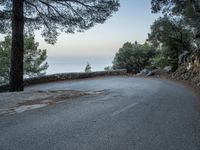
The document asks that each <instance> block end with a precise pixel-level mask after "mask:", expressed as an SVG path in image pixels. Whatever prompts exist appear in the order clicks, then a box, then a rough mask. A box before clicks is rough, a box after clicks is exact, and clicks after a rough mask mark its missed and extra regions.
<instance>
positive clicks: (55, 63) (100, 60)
mask: <svg viewBox="0 0 200 150" xmlns="http://www.w3.org/2000/svg"><path fill="white" fill-rule="evenodd" d="M112 61H113V57H110V56H70V57H48V59H47V62H48V64H49V68H48V69H47V71H46V74H56V73H69V72H84V69H85V67H86V65H87V63H89V64H90V66H91V68H92V71H103V70H104V68H105V67H107V66H112Z"/></svg>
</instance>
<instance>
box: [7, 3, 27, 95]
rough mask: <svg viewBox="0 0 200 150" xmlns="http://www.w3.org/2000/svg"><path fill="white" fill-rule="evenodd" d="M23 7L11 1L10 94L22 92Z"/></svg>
mask: <svg viewBox="0 0 200 150" xmlns="http://www.w3.org/2000/svg"><path fill="white" fill-rule="evenodd" d="M23 58H24V6H23V0H13V14H12V48H11V68H10V92H14V91H23V90H24V86H23Z"/></svg>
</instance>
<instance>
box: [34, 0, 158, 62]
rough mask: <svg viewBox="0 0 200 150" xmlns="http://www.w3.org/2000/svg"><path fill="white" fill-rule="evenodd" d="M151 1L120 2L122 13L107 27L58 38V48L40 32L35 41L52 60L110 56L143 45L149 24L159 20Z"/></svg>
mask: <svg viewBox="0 0 200 150" xmlns="http://www.w3.org/2000/svg"><path fill="white" fill-rule="evenodd" d="M150 2H151V0H120V5H121V6H120V8H119V11H118V12H117V13H115V14H113V16H112V17H111V18H110V19H108V20H107V21H106V22H105V23H104V24H98V25H96V26H95V27H93V28H92V29H90V30H87V31H85V32H83V33H75V34H66V33H62V34H61V35H60V36H59V37H58V41H57V43H56V44H55V45H53V46H52V45H49V44H47V43H45V42H44V40H43V38H42V37H41V36H40V34H39V32H36V41H38V42H40V48H45V49H47V53H48V57H49V59H53V58H54V57H57V58H58V57H65V56H66V57H70V56H77V57H80V56H109V57H114V55H115V53H116V52H117V51H118V49H119V48H120V47H121V46H122V44H123V43H125V42H127V41H130V42H134V41H135V40H137V41H138V42H141V43H143V42H144V41H145V39H146V38H147V33H149V32H150V25H151V24H152V23H153V21H154V20H155V19H156V18H158V15H155V14H152V13H151V9H150V8H151V4H150Z"/></svg>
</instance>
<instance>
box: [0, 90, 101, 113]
mask: <svg viewBox="0 0 200 150" xmlns="http://www.w3.org/2000/svg"><path fill="white" fill-rule="evenodd" d="M103 92H104V90H102V91H75V90H54V91H31V92H19V93H17V92H16V93H1V94H0V115H5V114H15V113H21V112H24V111H27V110H32V109H37V108H42V107H45V106H48V105H53V104H55V103H60V102H63V101H66V100H67V99H70V98H76V97H80V96H85V95H96V94H101V93H103Z"/></svg>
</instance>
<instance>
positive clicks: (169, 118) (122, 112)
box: [0, 77, 200, 150]
mask: <svg viewBox="0 0 200 150" xmlns="http://www.w3.org/2000/svg"><path fill="white" fill-rule="evenodd" d="M47 89H74V90H106V91H105V92H104V93H103V94H101V95H96V96H85V97H80V98H76V99H71V100H68V101H66V102H63V103H60V104H56V105H52V106H49V107H45V108H41V109H37V110H32V111H27V112H24V113H21V114H16V115H12V116H4V117H0V150H199V149H200V113H199V110H198V109H199V108H198V107H199V106H198V99H197V97H196V96H195V95H194V94H193V92H192V91H191V90H190V89H189V88H187V87H185V86H182V85H179V84H176V83H173V82H170V81H165V80H155V79H142V78H132V77H104V78H97V79H86V80H79V81H68V82H57V83H49V84H43V85H36V86H32V87H29V88H27V89H26V90H47Z"/></svg>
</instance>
